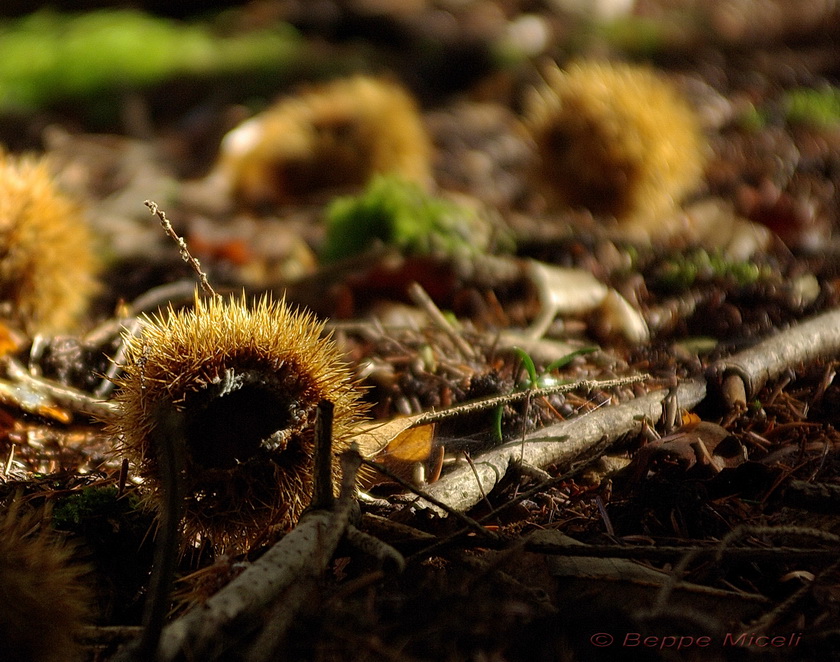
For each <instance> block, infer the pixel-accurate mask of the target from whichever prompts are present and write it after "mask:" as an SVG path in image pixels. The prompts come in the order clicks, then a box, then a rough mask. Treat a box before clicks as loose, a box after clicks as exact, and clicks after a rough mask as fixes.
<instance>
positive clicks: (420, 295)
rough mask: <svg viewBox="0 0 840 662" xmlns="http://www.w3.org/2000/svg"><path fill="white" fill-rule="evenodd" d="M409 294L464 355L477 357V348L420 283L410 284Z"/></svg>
mask: <svg viewBox="0 0 840 662" xmlns="http://www.w3.org/2000/svg"><path fill="white" fill-rule="evenodd" d="M408 295H409V296H410V297H411V300H412V301H414V303H416V304H417V305H418V306H420V307H421V308H422V309H423V312H425V313H426V314H427V315H428V316H429V318H430V319H431V320H432V322H434V323H435V325H436V326H438V327H439V328H440V329H441V330H442V331H443V332H444V333H445V334H446V335H447V336H449V338H450V339H451V340H452V342H454V343H455V345H456V346H457V347H458V350H459V351H460V352H461V354H462V355H463V356H465V357H470V358H471V357H475V349H474V348H473V347H472V346H471V345H470V344H469V343H468V342H467V341H466V340H464V338H463V337H462V336H461V334H460V333H458V331H457V330H455V328H454V327H453V326H452V324H451V323H450V322H449V320H448V319H446V316H445V315H444V314H443V313H442V312H440V308H438V307H437V305H435V302H434V301H432V297H430V296H429V295H428V294H427V292H426V290H424V289H423V288H422V287H421V286H420V283H417V282H414V283H412V284H411V285H409V286H408Z"/></svg>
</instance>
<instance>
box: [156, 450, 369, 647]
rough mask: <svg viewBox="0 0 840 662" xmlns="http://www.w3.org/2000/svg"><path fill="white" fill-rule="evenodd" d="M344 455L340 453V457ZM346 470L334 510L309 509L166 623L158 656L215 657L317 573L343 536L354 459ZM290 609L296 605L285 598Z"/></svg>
mask: <svg viewBox="0 0 840 662" xmlns="http://www.w3.org/2000/svg"><path fill="white" fill-rule="evenodd" d="M342 459H343V458H342ZM342 465H343V466H344V471H345V476H344V479H343V481H342V489H341V495H340V497H339V500H338V502H337V504H336V508H335V511H334V512H328V511H322V510H318V511H312V512H310V513H308V514H306V515H304V517H303V518H302V519H301V521H300V523H299V524H298V525H297V526H296V527H295V528H294V529H293V530H292V531H290V532H289V533H288V534H287V535H286V536H285V537H284V538H283V539H282V540H280V542H278V543H277V544H276V545H274V547H272V548H271V549H270V550H268V551H267V552H266V553H265V554H264V555H263V556H262V557H260V559H259V560H257V561H256V562H254V564H253V565H251V566H249V567H248V568H247V569H246V570H245V571H244V572H243V573H242V574H241V575H239V576H238V577H237V578H236V579H234V580H233V581H232V582H230V584H228V585H227V586H225V588H223V589H222V590H221V591H219V592H218V593H216V594H215V595H214V596H213V597H211V598H210V599H209V600H207V602H205V603H204V604H203V605H200V606H198V607H196V608H195V609H193V610H192V611H190V612H189V613H187V614H186V615H185V616H183V617H181V618H179V619H178V620H176V621H175V622H173V623H171V624H170V625H168V626H167V627H166V628H165V629H164V631H163V634H162V635H161V639H160V645H159V647H158V657H157V659H158V662H167V661H170V660H177V659H182V656H184V655H185V656H186V657H187V659H194V660H214V659H218V658H219V656H220V655H223V654H224V653H225V650H226V649H227V648H229V647H230V646H232V645H234V644H236V643H237V642H238V641H240V640H241V639H243V638H245V636H247V634H248V633H249V632H250V631H252V630H253V629H254V628H255V627H258V626H259V624H260V623H261V616H260V615H261V614H262V613H264V610H265V609H266V608H267V607H269V606H270V605H272V604H275V603H277V602H278V600H282V599H283V596H284V595H286V594H287V593H288V592H290V591H291V592H292V593H294V594H295V595H297V596H298V597H300V593H299V592H296V591H295V589H294V587H295V585H296V583H297V582H298V581H299V580H301V578H304V579H306V578H315V577H318V576H319V575H320V574H321V573H322V572H323V571H324V569H325V568H326V567H327V564H328V563H329V561H330V559H331V558H332V556H333V553H334V552H335V549H336V546H337V545H338V542H339V541H340V540H341V538H342V537H343V535H344V533H345V531H346V529H347V526H348V524H349V519H350V515H351V512H352V510H353V504H354V501H353V495H354V492H355V474H356V469H357V468H358V464H356V466H355V467H352V468H351V469H350V471H348V469H347V466H346V463H345V462H344V461H342ZM287 606H288V608H289V610H291V611H295V610H296V607H297V606H298V605H292V604H287Z"/></svg>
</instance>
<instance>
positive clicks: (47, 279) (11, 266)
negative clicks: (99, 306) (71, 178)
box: [0, 150, 98, 333]
mask: <svg viewBox="0 0 840 662" xmlns="http://www.w3.org/2000/svg"><path fill="white" fill-rule="evenodd" d="M92 244H93V241H92V235H91V232H90V230H89V229H88V226H87V221H86V219H85V217H84V215H83V213H82V210H81V208H80V207H79V205H77V204H76V203H75V202H73V201H72V200H71V199H70V198H69V197H67V196H65V195H64V194H63V193H61V191H60V190H59V189H58V187H57V186H56V184H55V183H54V181H53V179H52V177H51V175H50V172H49V168H48V164H47V162H46V161H44V160H43V159H36V158H34V157H14V156H11V155H9V154H6V153H5V152H3V151H2V150H0V256H2V257H0V303H2V305H3V306H4V307H6V308H8V310H7V311H4V315H6V316H8V317H10V318H11V320H12V321H13V322H14V323H15V324H17V325H19V326H20V327H22V328H23V329H24V330H25V331H27V332H29V333H36V332H37V333H57V332H62V331H69V330H72V329H73V327H74V326H75V325H76V323H77V322H78V321H79V319H80V317H81V315H82V314H83V313H84V311H85V309H86V308H87V305H88V301H89V299H90V297H91V295H92V294H93V293H94V292H95V290H96V289H97V284H96V271H97V267H98V260H97V259H96V256H95V252H94V250H93V248H92Z"/></svg>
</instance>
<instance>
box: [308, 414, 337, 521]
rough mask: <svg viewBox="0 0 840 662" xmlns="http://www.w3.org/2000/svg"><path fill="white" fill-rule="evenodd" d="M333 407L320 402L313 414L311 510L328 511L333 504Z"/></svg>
mask: <svg viewBox="0 0 840 662" xmlns="http://www.w3.org/2000/svg"><path fill="white" fill-rule="evenodd" d="M334 409H335V406H334V405H333V403H332V402H330V401H329V400H321V402H319V403H318V409H317V410H316V412H315V452H314V457H313V467H314V470H313V477H312V502H311V503H310V504H309V508H310V509H312V510H329V509H330V508H332V507H333V506H334V504H335V496H334V494H333V473H332V466H333V462H332V447H333V444H332V428H333V410H334Z"/></svg>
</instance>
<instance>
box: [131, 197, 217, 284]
mask: <svg viewBox="0 0 840 662" xmlns="http://www.w3.org/2000/svg"><path fill="white" fill-rule="evenodd" d="M143 204H144V205H146V206H147V207H148V208H149V211H150V212H152V214H154V215H155V216H157V217H158V219H159V220H160V224H161V226H163V230H164V232H166V234H168V235H169V236H170V237H171V238H172V239H174V240H175V243H176V244H178V250H179V251H180V252H181V259H183V260H184V262H186V263H187V264H189V265H190V266H191V267H192V268H193V271H195V273H196V275H197V276H198V281H199V283H201V289H202V290H204V293H205V294H208V295H210V296H212V297H218V296H219V295H218V294H217V293H216V290H214V289H213V287H212V286H211V285H210V282H209V281H208V280H207V274H205V273H204V271H202V269H201V263H200V262H199V261H198V260H197V259H195V258H194V257H193V255H192V253H190V249H189V248H187V242H186V241H184V239H183V238H182V237H180V236H178V233H177V232H175V229H174V228H173V227H172V223H171V222H170V220H169V219H168V218H166V213H165V212H164V211H163V210H162V209H160V208H159V207H158V205H157V203H156V202H154V201H152V200H146V201H145V202H144V203H143Z"/></svg>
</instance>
